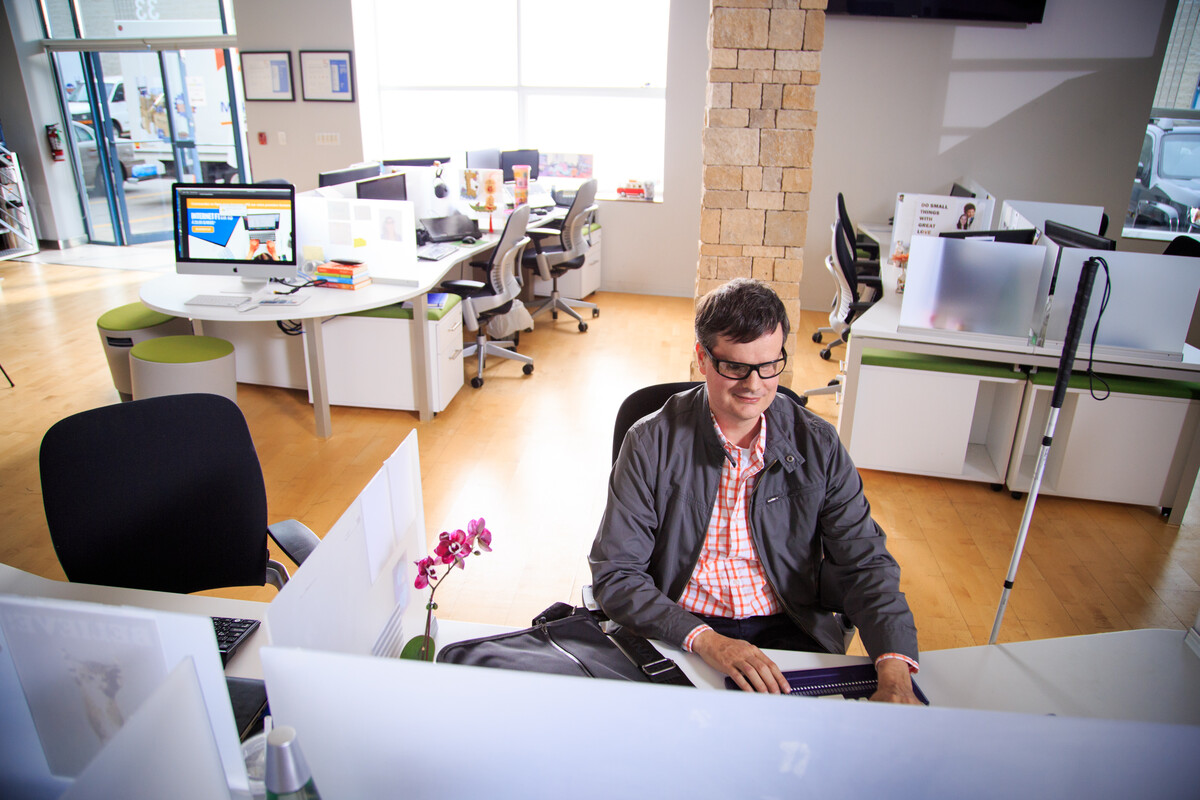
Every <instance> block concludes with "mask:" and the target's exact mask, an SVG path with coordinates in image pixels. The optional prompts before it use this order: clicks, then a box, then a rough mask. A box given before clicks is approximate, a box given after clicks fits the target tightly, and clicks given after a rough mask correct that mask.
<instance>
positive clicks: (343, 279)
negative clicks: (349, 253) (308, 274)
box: [313, 261, 371, 289]
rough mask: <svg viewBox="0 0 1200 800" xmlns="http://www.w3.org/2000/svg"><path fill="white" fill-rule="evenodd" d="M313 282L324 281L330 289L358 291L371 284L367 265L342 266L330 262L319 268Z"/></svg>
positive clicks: (324, 284) (314, 274)
mask: <svg viewBox="0 0 1200 800" xmlns="http://www.w3.org/2000/svg"><path fill="white" fill-rule="evenodd" d="M313 280H317V281H322V282H323V283H322V284H321V285H323V286H325V287H326V288H328V289H358V288H359V287H361V286H366V285H367V284H369V283H370V282H371V276H370V274H369V273H368V272H367V265H366V264H340V263H338V262H336V261H330V262H327V263H325V264H322V265H321V266H319V267H317V270H316V272H314V273H313Z"/></svg>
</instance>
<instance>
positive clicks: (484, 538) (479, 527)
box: [467, 517, 492, 553]
mask: <svg viewBox="0 0 1200 800" xmlns="http://www.w3.org/2000/svg"><path fill="white" fill-rule="evenodd" d="M467 541H468V542H469V543H470V545H471V546H473V545H479V549H480V550H486V551H487V552H489V553H490V552H492V532H491V531H489V530H488V529H487V526H486V524H485V523H484V521H483V517H480V518H479V519H473V520H471V521H470V522H468V523H467Z"/></svg>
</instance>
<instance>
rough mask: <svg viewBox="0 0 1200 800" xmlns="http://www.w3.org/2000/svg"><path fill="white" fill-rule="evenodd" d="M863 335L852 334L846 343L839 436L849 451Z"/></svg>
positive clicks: (852, 432)
mask: <svg viewBox="0 0 1200 800" xmlns="http://www.w3.org/2000/svg"><path fill="white" fill-rule="evenodd" d="M862 352H863V344H862V337H860V336H851V337H850V341H849V342H847V343H846V369H845V371H844V374H843V375H842V405H841V408H840V409H839V411H838V424H837V429H838V437H839V438H840V439H841V440H842V446H843V447H845V448H846V450H847V451H848V450H849V449H850V439H851V437H852V436H853V435H854V406H855V401H856V399H857V393H858V370H859V368H860V367H861V366H862Z"/></svg>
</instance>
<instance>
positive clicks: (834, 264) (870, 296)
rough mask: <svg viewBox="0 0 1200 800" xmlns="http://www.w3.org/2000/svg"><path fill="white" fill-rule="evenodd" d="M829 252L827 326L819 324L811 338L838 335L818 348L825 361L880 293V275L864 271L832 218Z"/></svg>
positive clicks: (839, 224)
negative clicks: (830, 278)
mask: <svg viewBox="0 0 1200 800" xmlns="http://www.w3.org/2000/svg"><path fill="white" fill-rule="evenodd" d="M832 228H833V235H832V243H831V244H832V247H831V249H832V251H833V252H832V253H831V254H830V255H829V257H828V258H827V259H826V261H825V267H826V269H828V270H829V273H830V274H831V275H832V276H833V279H834V283H835V285H836V286H837V291H836V293H835V294H834V297H833V303H832V309H831V310H830V313H829V327H826V328H820V329H818V330H817V332H816V333H814V334H813V337H812V338H813V341H814V342H817V343H818V344H820V343H821V342H822V340H823V339H824V334H825V333H826V332H831V333H834V334H836V335H837V338H836V339H835V340H834V341H832V342H830V343H829V344H828V345H826V346H825V347H823V348H822V349H821V353H820V355H821V358H823V359H825V360H826V361H828V360H829V358H830V357H831V356H832V355H833V348H835V347H837V346H838V345H842V344H845V343H846V339H847V338H848V337H849V335H850V323H851V322H852V321H853V320H854V318H855V317H857V316H858V315H859V314H861V313H862V312H863V311H866V310H867V309H868V308H870V307H871V306H873V305H875V303H877V302H878V301H879V299H880V298H881V297H883V279H882V278H880V276H878V275H863V274H861V273H860V272H859V271H858V266H857V262H856V260H855V259H854V257H853V255H852V254H851V252H850V240H849V237H847V236H846V235H845V233H844V231H843V230H842V222H841V220H834V222H833V226H832Z"/></svg>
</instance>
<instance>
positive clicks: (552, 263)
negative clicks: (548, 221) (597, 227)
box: [524, 178, 600, 333]
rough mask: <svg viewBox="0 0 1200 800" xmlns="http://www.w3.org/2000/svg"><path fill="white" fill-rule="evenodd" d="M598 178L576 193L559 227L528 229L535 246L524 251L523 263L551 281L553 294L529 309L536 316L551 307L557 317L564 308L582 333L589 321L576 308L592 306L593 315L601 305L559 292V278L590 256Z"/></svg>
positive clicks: (588, 182) (585, 184)
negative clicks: (589, 249) (564, 295)
mask: <svg viewBox="0 0 1200 800" xmlns="http://www.w3.org/2000/svg"><path fill="white" fill-rule="evenodd" d="M595 199H596V180H595V178H593V179H592V180H590V181H586V182H585V183H584V184H583V185H582V186H580V187H579V191H577V192H576V193H575V199H574V201H572V203H571V208H570V209H569V210H568V211H567V216H566V217H565V218H564V219H563V221H562V224H561V225H560V227H559V228H558V229H557V230H556V229H554V228H550V227H545V228H536V229H534V230H531V231H530V232H529V235H530V236H531V237H533V249H532V250H526V251H525V257H524V266H525V267H527V268H529V269H534V270H536V271H537V274H538V277H540V278H541V279H542V280H544V281H550V282H551V290H550V296H549V297H547V298H546V299H545V300H543V301H542V302H541V304H539V305H537V306H535V307H534V308H532V309H531V310H530V313H531V314H533V316H535V317H536V316H537V315H538V314H540V313H542V312H543V311H546V310H547V309H548V310H549V311H550V316H551V318H552V319H558V312H559V311H563V312H565V313H566V314H569V315H570V316H572V317H574V318H575V320H576V321H577V322H578V323H579V331H580V333H584V332H586V331H587V329H588V326H587V323H586V322H584V321H583V317H581V316H579V313H578V312H577V311H576V310H575V309H577V308H590V309H591V310H592V316H593V317H598V316H600V308H599V307H598V306H597V305H596V304H595V303H586V302H584V301H583V300H566V299H563V297H562V296H561V295H560V294H559V292H558V279H559V277H560V276H562V275H563V274H565V273H566V272H567V270H572V269H579V268H580V267H582V266H583V261H584V259H585V258H586V257H587V256H586V254H587V251H588V248H589V247H591V242H590V241H589V239H588V233H587V227H588V225H589V224H590V223H591V219H592V215H593V214H594V213H595V212H596V206H595V205H594V201H595Z"/></svg>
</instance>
